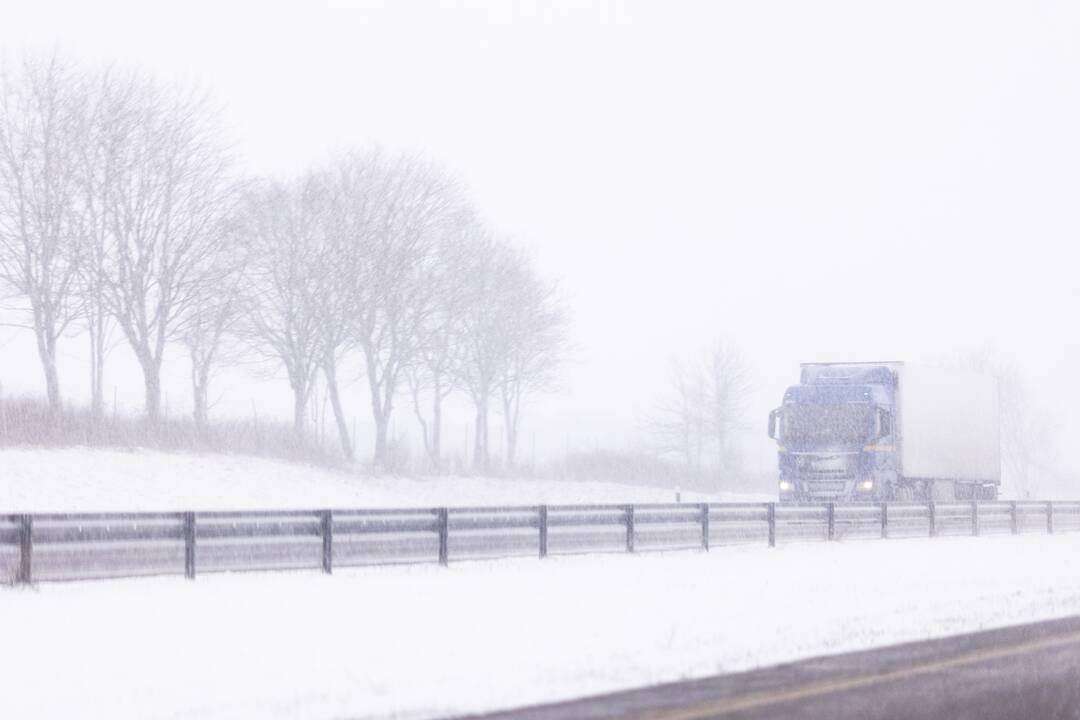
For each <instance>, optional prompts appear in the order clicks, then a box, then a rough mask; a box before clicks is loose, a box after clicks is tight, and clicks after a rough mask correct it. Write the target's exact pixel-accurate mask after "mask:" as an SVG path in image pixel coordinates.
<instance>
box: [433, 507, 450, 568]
mask: <svg viewBox="0 0 1080 720" xmlns="http://www.w3.org/2000/svg"><path fill="white" fill-rule="evenodd" d="M435 516H436V518H437V524H438V526H439V564H440V565H447V564H449V563H450V513H449V512H448V511H447V509H446V508H436V509H435Z"/></svg>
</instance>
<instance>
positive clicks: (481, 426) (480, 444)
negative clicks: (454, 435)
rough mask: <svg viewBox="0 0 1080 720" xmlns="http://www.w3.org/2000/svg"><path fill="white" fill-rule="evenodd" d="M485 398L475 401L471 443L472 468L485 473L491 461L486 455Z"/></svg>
mask: <svg viewBox="0 0 1080 720" xmlns="http://www.w3.org/2000/svg"><path fill="white" fill-rule="evenodd" d="M487 415H488V413H487V398H486V397H485V398H483V399H481V400H478V401H476V440H475V444H474V445H473V470H475V471H477V472H480V473H482V474H485V475H486V474H487V472H488V470H489V468H490V466H491V462H490V456H489V455H488V427H487Z"/></svg>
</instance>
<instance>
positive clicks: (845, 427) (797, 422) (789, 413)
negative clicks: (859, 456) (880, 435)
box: [780, 403, 875, 445]
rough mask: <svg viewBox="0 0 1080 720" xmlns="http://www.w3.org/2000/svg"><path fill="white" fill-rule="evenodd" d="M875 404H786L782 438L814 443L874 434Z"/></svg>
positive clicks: (855, 439) (841, 441)
mask: <svg viewBox="0 0 1080 720" xmlns="http://www.w3.org/2000/svg"><path fill="white" fill-rule="evenodd" d="M874 415H875V413H874V407H873V406H872V405H870V404H868V403H848V404H844V405H820V404H817V403H797V404H791V405H785V406H784V408H783V412H782V415H781V417H782V422H781V428H780V438H781V441H786V442H791V443H798V444H815V445H852V444H855V443H861V442H865V441H866V440H867V439H869V438H870V437H871V436H872V435H873V434H874V429H875V424H874V420H875V418H874Z"/></svg>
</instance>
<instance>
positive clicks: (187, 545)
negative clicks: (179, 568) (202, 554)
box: [184, 512, 195, 580]
mask: <svg viewBox="0 0 1080 720" xmlns="http://www.w3.org/2000/svg"><path fill="white" fill-rule="evenodd" d="M184 577H186V578H187V579H188V580H194V579H195V513H193V512H186V513H184Z"/></svg>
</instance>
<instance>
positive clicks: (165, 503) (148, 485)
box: [0, 448, 769, 513]
mask: <svg viewBox="0 0 1080 720" xmlns="http://www.w3.org/2000/svg"><path fill="white" fill-rule="evenodd" d="M674 499H675V495H674V492H673V491H672V490H670V489H664V488H650V487H639V486H633V485H620V484H616V483H603V482H585V483H582V482H559V481H551V480H530V479H510V480H507V479H492V478H464V477H454V478H450V477H433V478H408V477H377V478H375V477H369V476H365V475H359V474H351V473H346V472H343V471H334V470H328V469H324V468H318V467H313V466H308V465H300V464H294V463H288V462H282V461H275V460H264V459H259V458H252V457H246V456H239V455H195V454H185V453H163V452H151V451H143V450H139V451H132V452H123V451H117V450H98V449H90V448H68V449H59V450H52V449H5V450H0V513H12V512H49V511H51V512H80V511H82V512H89V511H116V512H120V511H127V510H131V511H135V510H144V511H152V510H217V509H231V510H237V509H242V510H247V509H263V508H265V509H286V508H324V507H325V508H360V507H418V506H445V505H535V504H539V503H550V504H555V503H564V504H571V503H622V502H625V503H647V502H673V501H674ZM683 499H684V501H686V502H704V501H706V500H708V501H710V502H723V501H734V500H747V499H751V500H768V499H769V498H768V497H766V496H747V495H737V494H732V493H713V494H708V495H706V494H702V493H684V494H683Z"/></svg>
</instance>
